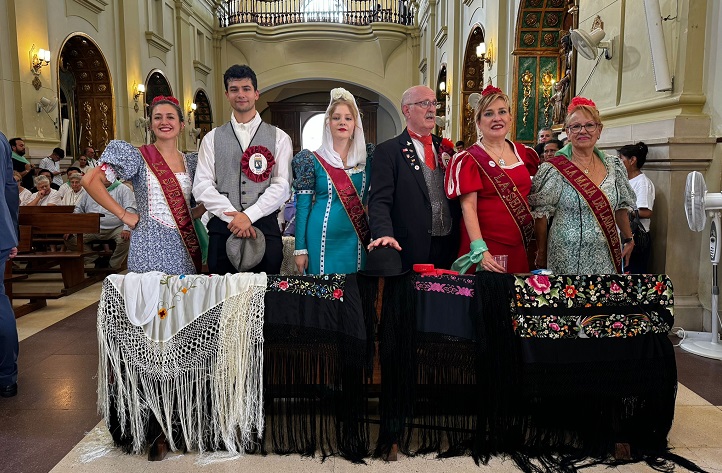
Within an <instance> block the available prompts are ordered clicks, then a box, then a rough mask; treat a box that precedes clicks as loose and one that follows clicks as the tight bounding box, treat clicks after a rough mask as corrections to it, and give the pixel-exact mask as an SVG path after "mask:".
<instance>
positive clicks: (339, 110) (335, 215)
mask: <svg viewBox="0 0 722 473" xmlns="http://www.w3.org/2000/svg"><path fill="white" fill-rule="evenodd" d="M373 151H374V146H373V145H371V144H369V145H367V144H366V140H365V139H364V132H363V127H362V126H361V115H360V114H359V111H358V106H357V105H356V100H355V99H354V97H353V95H351V93H350V92H348V91H347V90H345V89H341V88H338V89H333V90H332V91H331V103H330V104H329V105H328V108H327V109H326V119H325V120H324V132H323V138H322V142H321V147H320V148H319V149H318V150H316V152H315V153H314V152H311V151H309V150H307V149H304V150H301V151H300V152H299V153H298V154H297V155H296V156H294V157H293V163H292V166H293V176H294V181H293V187H294V188H295V189H296V249H295V251H294V252H293V254H294V262H295V266H296V270H297V271H298V272H299V273H301V274H303V273H304V272H305V273H306V274H330V273H338V274H348V273H355V272H357V271H359V270H361V269H363V268H364V265H365V262H366V250H365V245H364V244H363V242H362V241H361V239H360V238H359V236H358V231H357V228H356V227H355V226H354V224H353V223H352V222H351V219H350V218H349V211H348V210H347V206H344V204H343V203H342V201H341V200H340V199H339V195H338V192H337V191H336V186H338V185H342V184H340V181H339V182H335V181H333V180H332V179H331V178H330V177H329V171H327V170H326V168H329V170H330V171H332V172H334V173H335V171H337V170H341V171H343V172H344V173H345V175H346V176H348V178H349V179H350V181H351V182H352V183H353V187H354V188H355V190H356V194H357V195H358V199H360V202H359V204H360V203H361V202H363V203H365V202H366V198H367V194H368V184H369V183H368V178H369V173H370V164H371V157H372V156H373ZM342 177H343V176H342ZM365 218H366V216H365V214H364V215H363V220H364V222H362V223H364V224H365Z"/></svg>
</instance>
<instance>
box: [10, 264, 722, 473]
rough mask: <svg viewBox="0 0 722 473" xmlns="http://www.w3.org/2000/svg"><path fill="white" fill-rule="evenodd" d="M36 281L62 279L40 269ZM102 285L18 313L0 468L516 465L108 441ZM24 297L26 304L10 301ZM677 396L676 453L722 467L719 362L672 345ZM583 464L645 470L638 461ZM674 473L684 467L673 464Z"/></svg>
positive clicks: (59, 472) (33, 472)
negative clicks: (154, 451)
mask: <svg viewBox="0 0 722 473" xmlns="http://www.w3.org/2000/svg"><path fill="white" fill-rule="evenodd" d="M44 278H46V279H43V280H39V281H35V282H34V283H33V284H37V285H39V286H43V287H47V286H52V285H54V284H59V281H57V280H55V281H54V280H52V278H48V277H47V276H44ZM99 295H100V283H98V284H96V285H94V286H92V287H89V288H87V289H85V290H83V291H80V292H78V293H75V294H73V295H71V296H68V297H64V298H62V299H58V300H49V301H48V306H47V307H45V308H43V309H41V310H38V311H36V312H34V313H31V314H28V315H26V316H23V317H21V318H20V319H18V320H17V324H18V333H19V335H20V340H21V342H20V359H19V370H20V372H19V380H18V385H19V393H18V395H17V396H16V397H13V398H9V399H2V398H0V451H2V452H3V454H2V457H1V458H0V472H2V473H4V472H7V473H45V472H48V471H52V472H56V473H65V472H83V473H84V472H131V471H132V472H137V473H142V472H165V471H167V472H180V471H203V472H209V473H211V472H212V473H215V472H226V471H238V470H245V471H253V472H278V471H287V472H289V473H291V472H312V471H314V472H315V471H318V472H352V471H359V472H361V471H364V472H385V471H389V472H391V471H393V472H403V473H405V472H451V471H453V472H463V471H479V470H480V469H481V470H487V471H495V472H496V471H518V470H517V469H516V467H515V466H514V463H513V462H511V461H503V460H501V459H498V458H493V459H492V460H491V462H490V463H489V465H488V466H482V467H477V466H476V465H475V464H474V462H473V461H472V459H471V458H469V457H465V458H452V459H445V460H437V459H435V458H433V457H415V458H405V457H403V456H400V458H399V460H398V461H396V462H388V463H387V462H382V461H373V460H372V461H370V462H369V463H368V465H353V464H351V463H349V462H347V461H346V460H343V459H341V458H330V459H328V460H326V461H325V462H321V461H320V460H319V459H317V458H316V459H314V458H301V457H299V456H297V455H291V456H279V455H268V456H266V457H262V456H257V455H246V456H243V457H233V456H228V455H223V454H210V455H198V454H195V453H190V454H174V453H171V454H169V455H168V456H167V457H166V459H165V460H163V461H161V462H148V461H147V460H146V457H145V456H133V455H126V454H123V453H122V452H120V451H119V450H118V449H116V448H114V447H113V445H112V442H111V439H110V436H109V434H108V433H107V429H105V427H104V423H103V422H102V421H101V419H100V416H99V415H98V414H97V412H96V388H97V382H96V379H95V374H96V371H97V363H98V361H97V343H96V329H95V309H96V307H97V301H98V298H99ZM17 302H18V303H22V302H23V301H17ZM677 366H678V371H679V373H678V374H679V381H680V385H679V393H678V396H677V407H676V413H675V420H674V425H673V427H672V430H671V432H670V435H669V443H670V445H671V447H672V448H673V452H674V453H677V454H679V455H681V456H683V457H685V458H687V459H689V460H692V461H694V462H696V463H697V464H698V465H699V466H700V467H702V468H704V469H705V470H707V471H710V472H721V473H722V362H721V361H715V360H708V359H704V358H700V357H697V356H694V355H690V354H687V353H683V352H681V351H679V350H678V351H677ZM585 471H607V472H610V471H611V472H620V473H625V472H629V473H632V472H643V471H652V470H651V468H649V467H648V466H646V465H645V464H629V465H622V466H618V467H615V468H607V467H605V466H599V467H594V468H590V469H589V470H585ZM678 471H683V470H682V469H681V468H678Z"/></svg>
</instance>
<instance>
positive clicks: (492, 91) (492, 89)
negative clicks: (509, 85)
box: [481, 84, 504, 97]
mask: <svg viewBox="0 0 722 473" xmlns="http://www.w3.org/2000/svg"><path fill="white" fill-rule="evenodd" d="M503 93H504V92H502V91H501V89H500V88H499V87H494V86H493V85H491V84H489V85H487V86H486V88H485V89H484V90H482V91H481V95H482V96H483V97H486V96H487V95H491V94H503Z"/></svg>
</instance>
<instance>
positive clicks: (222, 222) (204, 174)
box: [193, 65, 293, 274]
mask: <svg viewBox="0 0 722 473" xmlns="http://www.w3.org/2000/svg"><path fill="white" fill-rule="evenodd" d="M223 82H224V85H225V88H226V98H227V99H228V102H229V103H230V105H231V108H232V109H233V113H232V114H231V119H230V121H229V122H227V123H225V124H223V125H221V126H219V127H217V128H214V129H213V130H211V131H210V132H209V133H208V134H207V135H206V136H205V137H204V138H203V141H202V142H201V147H200V149H199V152H198V167H197V169H196V176H195V181H194V183H193V195H194V197H195V199H196V201H197V202H198V203H199V204H203V205H205V208H206V210H207V211H208V212H210V214H211V215H212V217H211V219H210V220H209V221H208V236H209V244H208V269H209V270H210V271H211V272H212V273H216V274H226V273H235V272H238V269H237V268H236V267H235V266H234V265H233V264H232V263H231V261H230V259H229V258H228V255H227V254H226V241H227V240H228V238H229V237H230V236H231V235H235V236H236V237H238V238H254V239H255V238H256V231H255V229H259V230H260V231H261V232H262V233H263V235H264V237H265V242H266V248H265V253H264V256H263V259H262V260H261V262H260V263H259V264H258V265H257V266H255V267H254V268H251V269H250V271H253V272H266V273H269V274H279V272H280V269H281V263H282V261H283V243H282V240H281V232H280V229H279V227H278V222H277V219H276V215H277V213H278V209H280V208H281V206H282V205H283V204H284V203H285V202H286V201H287V200H288V198H289V197H290V195H291V158H292V154H293V146H292V144H291V138H290V137H289V136H288V134H286V133H285V132H284V131H282V130H280V129H279V128H276V127H275V126H273V125H270V124H268V123H265V122H264V121H263V120H261V116H260V115H259V114H258V112H257V111H256V100H258V98H259V91H258V81H257V79H256V74H255V73H254V72H253V70H252V69H251V68H250V67H248V66H246V65H242V66H241V65H234V66H231V67H230V68H229V69H228V70H227V71H226V72H225V74H224V75H223Z"/></svg>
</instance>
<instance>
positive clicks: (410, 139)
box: [368, 85, 461, 270]
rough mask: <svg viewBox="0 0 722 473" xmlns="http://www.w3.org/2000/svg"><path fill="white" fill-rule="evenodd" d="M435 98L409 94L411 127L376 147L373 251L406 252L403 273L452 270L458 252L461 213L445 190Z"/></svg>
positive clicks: (424, 90)
mask: <svg viewBox="0 0 722 473" xmlns="http://www.w3.org/2000/svg"><path fill="white" fill-rule="evenodd" d="M436 106H437V103H436V94H435V93H434V91H433V90H431V89H430V88H428V87H426V86H422V85H419V86H415V87H411V88H410V89H408V90H407V91H406V92H404V95H403V97H402V99H401V111H402V113H403V114H404V117H405V118H406V129H405V130H404V131H403V132H402V133H401V134H400V135H399V136H397V137H395V138H392V139H390V140H388V141H386V142H384V143H381V144H380V145H379V146H377V147H376V150H375V152H374V159H373V166H372V168H371V184H370V192H369V206H368V211H369V224H370V227H371V236H372V238H373V241H372V242H371V244H370V245H369V249H371V250H372V249H373V248H375V247H378V246H390V247H392V248H395V249H397V250H399V251H400V252H401V261H402V265H403V269H404V270H408V269H411V268H412V266H413V265H414V264H418V263H432V264H434V265H435V266H436V267H437V268H444V269H448V268H449V267H450V266H451V263H453V261H454V259H455V258H456V256H457V251H458V248H459V228H460V227H459V222H460V216H461V210H460V208H459V204H458V202H452V201H449V200H448V199H447V198H446V194H445V192H444V169H443V161H442V160H441V156H440V153H439V145H440V144H441V138H439V137H438V136H435V135H432V134H431V131H432V130H433V129H434V127H435V126H436V123H435V119H436Z"/></svg>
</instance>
